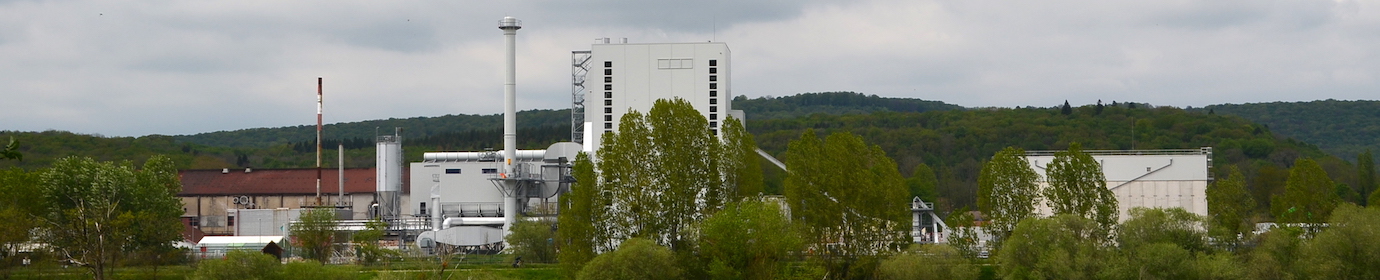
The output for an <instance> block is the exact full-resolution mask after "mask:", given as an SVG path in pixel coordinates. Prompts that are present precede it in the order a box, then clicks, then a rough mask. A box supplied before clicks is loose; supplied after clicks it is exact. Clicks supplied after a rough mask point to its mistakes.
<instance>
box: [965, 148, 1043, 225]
mask: <svg viewBox="0 0 1380 280" xmlns="http://www.w3.org/2000/svg"><path fill="white" fill-rule="evenodd" d="M1038 179H1039V175H1037V174H1036V173H1035V170H1033V169H1031V168H1030V163H1029V162H1027V161H1026V160H1025V151H1022V150H1021V149H1020V148H1016V147H1006V149H1002V150H1001V151H1000V152H997V154H996V155H993V156H992V160H991V161H988V162H987V164H984V165H982V173H981V175H978V198H977V203H978V210H979V211H982V213H983V215H986V216H987V220H988V224H987V228H989V229H990V230H989V231H988V232H990V233H992V235H993V236H994V239H995V240H996V241H997V242H1001V241H1002V240H1005V239H1006V237H1007V236H1009V235H1010V234H1011V231H1012V230H1014V229H1015V228H1016V224H1017V223H1020V222H1021V220H1024V219H1025V218H1028V217H1032V216H1035V206H1036V205H1038V203H1040V187H1039V186H1038V185H1036V183H1035V181H1036V180H1038Z"/></svg>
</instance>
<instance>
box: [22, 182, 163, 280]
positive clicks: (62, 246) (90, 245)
mask: <svg viewBox="0 0 1380 280" xmlns="http://www.w3.org/2000/svg"><path fill="white" fill-rule="evenodd" d="M41 181H42V191H41V192H42V196H41V204H42V205H43V206H45V208H44V209H43V211H42V215H40V216H39V221H40V223H41V228H42V229H43V230H42V232H43V235H42V236H41V240H42V241H44V242H46V243H48V244H49V245H50V246H52V247H53V248H54V251H56V252H57V253H58V254H59V255H61V256H62V257H64V258H69V259H73V260H77V261H80V262H83V263H86V264H88V268H90V269H91V272H92V274H93V275H94V276H95V278H96V279H105V278H106V277H107V275H108V274H107V273H108V271H107V270H113V265H112V264H114V263H115V262H116V260H117V259H118V258H119V257H120V256H121V255H122V254H124V253H132V252H140V251H150V250H159V249H163V250H168V249H169V248H170V247H171V243H172V241H174V240H178V239H181V237H182V236H181V228H182V227H181V223H179V222H178V219H177V217H178V216H179V215H181V214H182V202H181V200H179V199H177V197H176V196H175V195H176V194H177V192H178V191H179V190H180V189H181V183H179V181H178V177H177V170H176V169H173V165H172V163H171V161H170V160H169V159H168V158H166V157H162V156H154V157H152V158H149V160H148V161H146V162H145V163H144V166H143V168H142V169H140V170H136V169H135V168H134V166H133V163H131V162H123V163H119V164H117V163H113V162H97V161H95V160H92V159H90V158H83V157H67V158H63V159H61V160H58V161H57V162H55V163H54V164H53V167H52V168H50V169H49V170H48V171H46V172H44V173H43V174H42V175H41Z"/></svg>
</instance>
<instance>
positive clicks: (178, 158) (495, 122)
mask: <svg viewBox="0 0 1380 280" xmlns="http://www.w3.org/2000/svg"><path fill="white" fill-rule="evenodd" d="M1319 104H1322V105H1325V106H1329V107H1331V108H1334V109H1335V110H1343V111H1347V112H1350V111H1351V110H1353V109H1354V108H1368V107H1358V106H1361V105H1365V106H1374V105H1373V104H1376V102H1369V101H1354V102H1353V101H1326V102H1314V103H1282V104H1275V103H1269V104H1264V105H1259V104H1242V105H1230V104H1229V105H1220V106H1218V105H1214V106H1209V107H1207V108H1196V109H1182V108H1176V107H1166V106H1153V105H1149V104H1144V103H1127V102H1115V101H1114V102H1111V103H1108V104H1102V103H1101V102H1100V101H1099V103H1098V104H1090V105H1083V106H1076V107H1074V106H1068V105H1067V103H1065V105H1062V106H1051V107H1018V108H963V107H960V106H958V105H952V104H946V103H942V102H937V101H924V100H919V99H906V98H885V97H878V96H875V95H863V94H858V93H851V92H831V93H806V94H800V95H795V96H786V97H760V98H751V99H749V98H746V97H742V96H740V97H738V98H735V99H734V107H735V109H742V110H744V111H746V112H747V113H748V114H747V115H748V121H747V124H746V126H747V129H748V131H749V132H750V133H751V134H753V135H754V136H755V138H756V139H757V143H758V146H759V147H760V148H762V149H763V150H765V151H767V152H769V153H771V154H773V155H775V156H777V157H778V158H781V157H782V156H783V155H784V152H785V150H786V144H787V143H789V141H791V140H792V139H796V138H799V136H800V135H801V133H803V132H804V131H806V130H807V129H813V130H814V131H815V132H816V133H818V134H820V135H821V137H822V136H824V135H828V134H831V133H834V132H851V133H853V134H855V135H858V136H860V137H862V138H863V139H864V140H865V141H866V142H867V143H870V144H875V145H878V146H880V147H881V148H882V149H883V151H885V153H886V155H887V156H889V157H890V158H892V159H893V160H894V161H895V162H896V163H897V166H898V169H899V171H900V172H901V173H902V174H903V175H904V176H907V177H910V178H911V180H908V184H909V187H910V190H911V195H916V196H921V197H923V198H924V199H926V200H928V201H936V202H937V204H938V206H939V207H940V208H941V210H945V211H953V210H957V209H962V208H967V209H975V208H976V191H977V177H978V173H979V171H980V170H981V168H982V166H983V164H984V163H985V162H986V161H987V160H988V159H990V158H991V157H992V155H993V154H995V153H996V152H997V151H999V150H1001V149H1002V148H1004V147H1007V146H1014V147H1019V148H1022V149H1025V150H1029V151H1035V150H1061V149H1065V148H1067V147H1068V145H1069V144H1070V143H1073V142H1078V143H1081V144H1082V145H1083V148H1084V149H1087V150H1109V149H1198V148H1200V147H1212V148H1213V163H1214V165H1215V166H1214V170H1213V172H1214V173H1215V175H1216V177H1217V178H1224V177H1225V176H1226V174H1225V172H1226V170H1228V168H1227V167H1229V166H1235V167H1237V168H1238V169H1239V170H1241V171H1242V173H1243V174H1244V175H1245V177H1246V182H1247V189H1248V190H1249V191H1250V192H1251V194H1252V195H1253V196H1254V197H1255V199H1256V201H1261V202H1268V201H1270V199H1269V198H1270V197H1271V196H1272V195H1278V194H1281V193H1283V191H1284V185H1285V179H1286V178H1287V177H1288V175H1289V168H1291V167H1292V165H1293V163H1294V162H1295V160H1296V159H1299V158H1310V159H1314V160H1315V161H1317V162H1318V163H1319V164H1320V165H1321V166H1322V167H1323V169H1324V170H1325V171H1326V173H1327V175H1328V176H1329V177H1330V178H1331V179H1332V180H1333V181H1335V182H1337V187H1336V191H1337V194H1338V195H1339V196H1340V197H1342V198H1343V200H1347V201H1351V202H1354V203H1357V204H1359V205H1364V204H1365V202H1366V201H1365V197H1366V196H1367V195H1368V192H1369V190H1370V189H1373V187H1372V188H1364V187H1360V184H1358V182H1359V180H1360V178H1359V177H1358V176H1357V170H1358V169H1357V167H1356V165H1355V162H1356V160H1357V157H1355V156H1346V157H1338V156H1336V155H1337V154H1343V155H1353V154H1359V153H1360V152H1355V151H1356V150H1358V149H1359V150H1361V152H1364V150H1365V149H1369V148H1370V146H1366V145H1364V143H1375V142H1376V141H1374V140H1364V137H1370V136H1365V135H1368V134H1365V133H1360V132H1364V131H1369V130H1365V129H1364V127H1369V126H1373V125H1374V124H1376V123H1380V122H1377V121H1375V119H1376V117H1375V116H1373V115H1374V112H1378V111H1376V110H1369V111H1366V112H1364V113H1348V114H1341V113H1336V114H1330V115H1328V116H1319V114H1312V115H1299V116H1296V117H1294V118H1295V119H1302V120H1300V121H1299V122H1300V123H1310V122H1313V123H1316V122H1324V121H1323V120H1316V119H1317V118H1324V117H1331V116H1336V115H1342V116H1351V115H1356V114H1363V115H1364V114H1370V115H1371V116H1369V117H1367V116H1358V118H1360V120H1358V121H1334V122H1333V123H1334V124H1337V125H1332V126H1318V125H1312V126H1308V125H1299V126H1289V125H1279V124H1273V125H1266V124H1264V123H1262V122H1253V121H1251V119H1252V117H1251V114H1252V113H1251V112H1257V111H1259V112H1279V111H1297V110H1289V109H1278V108H1276V109H1269V110H1265V109H1249V110H1248V109H1243V108H1250V107H1251V106H1274V107H1279V106H1286V107H1287V106H1314V107H1316V106H1319ZM1356 104H1361V105H1356ZM1347 108H1353V109H1347ZM1252 110H1254V111H1252ZM1354 110H1361V109H1354ZM1229 112H1235V113H1239V114H1242V115H1234V114H1235V113H1229ZM1256 118H1259V116H1256ZM1367 120H1370V121H1367ZM499 122H501V116H499V115H447V116H441V117H418V118H408V119H389V120H376V121H365V122H352V123H338V124H330V125H326V126H325V129H324V131H325V135H326V136H325V137H326V140H325V141H323V143H322V144H323V145H322V146H323V148H324V149H325V151H324V152H323V153H322V154H323V155H322V157H323V161H322V162H323V165H324V166H326V167H330V168H334V167H335V166H337V161H338V156H337V147H338V145H343V146H344V148H345V150H344V156H345V160H344V162H345V166H346V167H371V166H373V164H374V163H373V160H374V149H373V136H374V135H376V133H378V134H392V133H393V131H394V130H393V128H394V127H400V128H401V130H400V131H401V132H400V134H401V135H402V136H403V142H404V154H405V160H407V161H418V160H420V158H421V154H422V153H424V152H427V151H474V150H494V149H498V148H501V147H500V146H501V142H500V141H501V128H500V125H499ZM519 122H520V123H519V132H518V135H519V146H521V148H522V149H543V148H545V147H546V146H548V145H550V144H551V143H554V142H557V141H568V138H569V135H570V134H569V111H568V110H531V111H523V112H520V113H519ZM1308 127H1312V128H1313V130H1328V131H1326V132H1324V131H1310V130H1308V129H1307V128H1308ZM1284 128H1287V129H1290V131H1291V133H1290V134H1285V133H1281V132H1279V131H1278V130H1279V129H1284ZM314 129H315V128H314V126H295V127H280V128H255V129H244V130H237V131H221V132H211V133H203V134H196V135H182V136H166V135H148V136H141V137H102V136H98V135H85V134H78V133H72V132H64V131H44V132H16V131H4V132H0V139H5V138H9V137H13V138H14V139H16V140H17V141H18V142H19V146H18V147H19V148H18V151H19V152H21V153H23V154H24V159H23V160H22V161H3V162H0V168H10V167H17V168H22V169H29V170H33V169H40V168H45V167H48V166H50V165H51V164H52V162H53V161H54V160H56V159H58V158H60V157H64V156H68V155H81V156H88V157H91V158H93V159H95V160H100V161H111V160H125V159H139V158H149V155H152V154H163V155H166V156H167V157H168V158H169V159H171V160H172V162H173V163H174V164H175V165H176V166H177V167H178V168H179V169H220V168H246V167H252V168H309V167H313V166H314V164H315V146H316V143H315V141H314V138H315V135H314ZM1298 131H1302V132H1298ZM1351 131H1360V132H1358V133H1350V132H1351ZM1337 134H1341V136H1353V138H1355V139H1338V140H1336V141H1335V142H1324V143H1361V144H1347V145H1351V146H1344V147H1342V146H1336V145H1340V144H1329V145H1333V146H1321V147H1320V146H1318V145H1315V144H1317V143H1314V142H1310V141H1305V140H1302V139H1304V138H1305V137H1315V136H1316V135H1337ZM1310 135H1313V136H1310ZM1324 137H1326V136H1324ZM1342 138H1346V137H1342ZM1358 139H1360V140H1358ZM1371 145H1374V144H1371ZM1339 147H1341V148H1339ZM1353 152H1354V153H1353ZM136 164H138V163H136ZM761 166H763V168H764V171H765V173H766V192H768V193H774V194H780V193H781V192H782V179H783V177H784V176H782V175H783V174H782V173H781V171H780V170H779V169H776V167H774V166H773V165H771V164H769V163H766V162H765V161H764V162H763V163H762V164H761ZM917 171H919V172H917ZM1269 206H1270V205H1269V203H1260V204H1259V205H1257V209H1256V213H1254V214H1255V215H1256V216H1259V217H1261V218H1265V217H1268V216H1269V215H1268V212H1269V211H1268V210H1269V209H1270V208H1269Z"/></svg>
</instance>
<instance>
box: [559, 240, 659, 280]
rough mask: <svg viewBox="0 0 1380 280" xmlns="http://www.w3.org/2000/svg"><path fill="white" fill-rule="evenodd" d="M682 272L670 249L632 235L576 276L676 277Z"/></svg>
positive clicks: (589, 277)
mask: <svg viewBox="0 0 1380 280" xmlns="http://www.w3.org/2000/svg"><path fill="white" fill-rule="evenodd" d="M683 275H684V272H683V271H681V269H680V266H679V265H677V264H676V256H675V254H673V253H671V250H670V249H667V248H666V247H663V246H661V245H657V244H656V242H654V241H651V240H647V239H644V238H632V239H628V240H624V241H623V244H622V245H619V246H618V250H615V251H613V252H609V253H605V254H601V255H599V256H598V257H595V258H594V260H591V261H590V262H589V264H586V265H585V267H584V268H583V269H581V270H580V275H579V277H577V278H576V279H610V280H615V279H680V278H681V277H682V276H683Z"/></svg>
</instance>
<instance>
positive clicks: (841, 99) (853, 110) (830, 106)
mask: <svg viewBox="0 0 1380 280" xmlns="http://www.w3.org/2000/svg"><path fill="white" fill-rule="evenodd" d="M733 109H734V110H743V112H746V115H747V119H749V120H766V119H788V118H796V117H803V116H809V115H813V114H830V115H850V114H867V113H872V112H880V111H890V112H927V111H947V110H961V109H963V107H962V106H958V105H954V104H948V103H944V102H940V101H929V100H921V99H913V98H894V97H879V96H877V95H875V94H874V95H865V94H861V93H856V92H820V93H802V94H797V95H792V96H783V97H770V96H768V97H758V98H753V99H748V98H747V97H745V96H738V97H737V98H734V99H733Z"/></svg>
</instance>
